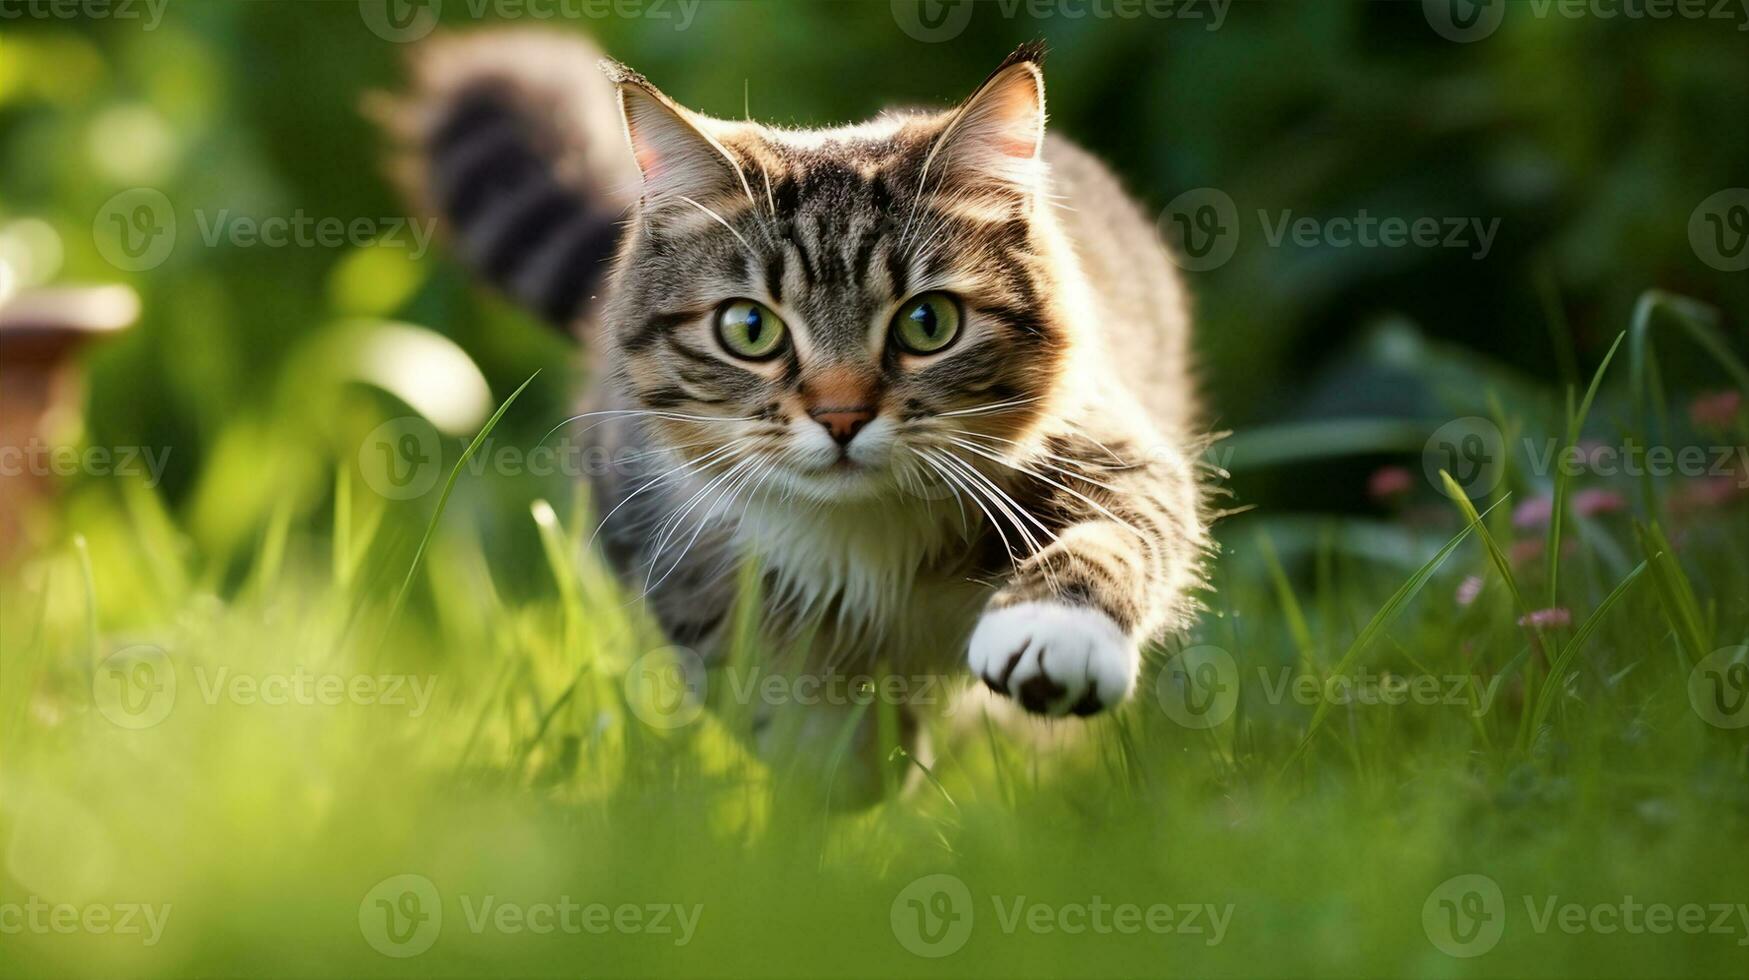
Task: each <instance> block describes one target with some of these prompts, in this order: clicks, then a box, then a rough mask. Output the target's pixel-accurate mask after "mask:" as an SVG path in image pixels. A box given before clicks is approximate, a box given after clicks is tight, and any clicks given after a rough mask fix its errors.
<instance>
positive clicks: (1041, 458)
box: [944, 433, 1124, 496]
mask: <svg viewBox="0 0 1749 980" xmlns="http://www.w3.org/2000/svg"><path fill="white" fill-rule="evenodd" d="M963 434H966V435H978V433H963ZM944 438H945V439H947V441H949V442H951V443H953V444H955V445H957V446H960V447H963V448H965V449H970V450H973V451H974V452H976V451H977V450H979V449H980V448H982V449H988V448H989V447H987V446H985V447H980V446H978V445H977V444H975V443H968V442H965V441H964V440H962V439H957V438H955V437H954V436H953V435H946V436H944ZM984 438H987V439H997V440H1000V441H1002V442H1006V443H1009V444H1011V445H1013V446H1016V447H1018V448H1020V449H1021V450H1022V451H1025V452H1028V453H1029V454H1028V455H1027V456H1026V457H1025V459H1026V461H1027V462H1029V463H1036V464H1037V465H1039V466H1042V467H1044V468H1045V469H1047V470H1053V471H1055V472H1057V473H1061V474H1063V475H1064V476H1067V477H1071V478H1073V479H1076V480H1080V481H1081V482H1082V483H1090V484H1092V485H1093V486H1096V487H1098V488H1099V489H1101V490H1105V491H1107V492H1109V493H1115V494H1118V495H1119V496H1122V495H1123V493H1124V491H1122V490H1119V489H1118V488H1117V487H1114V486H1112V485H1111V484H1109V483H1102V482H1100V481H1099V480H1095V479H1093V478H1092V477H1090V476H1087V475H1086V474H1085V473H1082V472H1080V471H1079V470H1072V469H1069V468H1068V467H1066V466H1058V465H1055V464H1053V463H1048V462H1045V460H1047V459H1060V460H1062V461H1063V462H1065V463H1079V462H1080V461H1079V460H1074V459H1069V458H1068V457H1066V456H1057V455H1055V454H1054V453H1046V452H1037V451H1028V450H1027V448H1026V446H1025V445H1024V444H1022V443H1019V442H1015V441H1014V440H1013V439H1003V438H1002V437H1001V436H985V437H984ZM992 458H994V457H992ZM1002 462H1003V465H1005V466H1009V467H1012V466H1013V464H1012V463H1010V462H1008V461H1006V460H1003V461H1002ZM1028 475H1031V474H1028ZM1041 479H1042V478H1041Z"/></svg>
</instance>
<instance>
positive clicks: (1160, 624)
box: [967, 464, 1207, 715]
mask: <svg viewBox="0 0 1749 980" xmlns="http://www.w3.org/2000/svg"><path fill="white" fill-rule="evenodd" d="M1150 470H1152V471H1153V472H1149V471H1150ZM1114 482H1115V484H1117V485H1113V484H1106V486H1107V487H1108V488H1109V489H1110V490H1113V491H1127V492H1119V493H1113V494H1111V495H1110V496H1105V495H1104V494H1102V495H1101V496H1105V499H1104V501H1103V502H1101V503H1100V504H1098V505H1097V507H1096V506H1095V505H1094V504H1093V500H1092V498H1091V497H1088V496H1081V495H1079V494H1077V495H1075V496H1073V497H1071V499H1070V500H1067V501H1058V503H1059V504H1060V505H1062V506H1063V507H1064V508H1065V509H1068V510H1071V511H1072V510H1073V509H1074V505H1077V504H1078V505H1079V507H1080V509H1081V511H1082V512H1083V516H1082V517H1081V519H1080V520H1078V521H1075V522H1073V523H1070V524H1068V525H1067V526H1065V527H1063V528H1062V529H1061V530H1060V531H1058V532H1057V535H1056V539H1055V540H1054V541H1052V542H1051V543H1050V544H1049V545H1047V546H1046V547H1045V548H1043V549H1042V550H1040V551H1039V552H1038V553H1037V554H1035V555H1033V556H1032V557H1031V558H1029V559H1028V560H1026V561H1025V562H1024V563H1022V564H1021V565H1020V566H1019V567H1018V568H1017V569H1016V571H1015V574H1014V576H1013V578H1012V579H1011V580H1010V581H1009V582H1008V583H1007V584H1006V585H1005V586H1003V587H1002V588H1001V589H1000V590H999V591H997V593H996V595H995V596H993V597H992V598H991V600H990V603H989V605H988V606H987V607H986V608H985V610H984V613H983V615H982V617H981V618H980V619H979V621H978V624H977V627H976V628H975V629H974V630H973V632H972V639H971V643H970V645H969V649H968V651H967V655H968V661H969V664H968V665H969V666H970V668H971V670H972V672H973V673H975V674H977V675H978V676H979V677H980V678H982V679H983V681H984V683H985V684H987V685H989V687H990V688H991V689H992V690H994V691H995V692H996V693H998V694H1001V695H1005V696H1007V697H1011V698H1014V699H1015V700H1016V701H1018V702H1020V704H1021V706H1022V707H1024V708H1026V709H1027V710H1028V711H1031V712H1034V713H1037V714H1044V715H1066V714H1075V715H1092V714H1097V713H1098V712H1100V711H1104V710H1107V709H1110V708H1112V707H1114V706H1115V705H1117V704H1120V703H1122V702H1123V701H1124V699H1126V698H1127V697H1129V695H1130V693H1131V692H1132V691H1133V690H1134V689H1135V686H1136V675H1137V673H1138V672H1139V670H1140V667H1141V645H1142V644H1143V643H1145V642H1147V641H1148V640H1150V639H1152V638H1153V637H1154V636H1155V635H1156V634H1157V633H1159V632H1161V631H1162V630H1165V629H1170V628H1174V627H1177V626H1181V625H1183V623H1184V622H1185V621H1186V620H1187V619H1188V617H1189V614H1190V611H1191V610H1192V609H1193V608H1194V607H1195V602H1194V600H1193V599H1192V598H1191V593H1192V592H1193V590H1194V589H1195V588H1196V587H1197V586H1198V585H1199V584H1200V581H1201V572H1200V567H1201V560H1202V557H1203V553H1204V550H1205V548H1206V541H1207V531H1206V523H1205V521H1204V519H1203V516H1202V513H1201V506H1200V503H1201V502H1200V495H1199V492H1198V490H1197V489H1196V486H1195V484H1194V482H1192V481H1191V480H1190V478H1189V476H1188V475H1187V474H1185V473H1184V472H1182V471H1179V470H1170V471H1164V472H1163V471H1162V469H1161V467H1160V466H1159V465H1158V464H1156V465H1155V466H1152V467H1142V468H1139V469H1138V470H1136V471H1134V472H1132V473H1130V474H1127V475H1126V476H1123V477H1119V478H1117V479H1116V480H1115V481H1114ZM1124 484H1127V486H1125V485H1124ZM1094 492H1098V491H1094Z"/></svg>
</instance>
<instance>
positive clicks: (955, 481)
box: [911, 449, 1020, 569]
mask: <svg viewBox="0 0 1749 980" xmlns="http://www.w3.org/2000/svg"><path fill="white" fill-rule="evenodd" d="M911 451H912V452H914V453H916V454H917V455H919V456H921V457H922V458H923V459H924V460H925V461H926V462H928V463H929V465H930V468H932V469H934V470H935V471H936V472H937V473H939V474H941V476H942V478H943V479H945V480H947V481H948V482H949V483H951V484H952V485H953V486H955V487H957V488H959V489H961V490H965V491H966V496H968V497H970V498H971V501H972V504H973V506H975V507H977V508H978V509H979V510H981V511H983V512H984V518H985V519H986V520H988V521H989V522H990V527H991V529H992V530H994V531H995V532H996V537H997V538H999V539H1000V540H1001V541H1002V551H1003V552H1004V553H1005V554H1007V555H1008V562H1009V564H1011V565H1013V566H1014V568H1015V569H1019V568H1020V558H1019V557H1018V556H1017V555H1016V554H1015V551H1014V545H1013V544H1011V543H1009V541H1008V534H1007V532H1005V531H1003V530H1002V522H1001V521H999V520H997V519H996V515H995V514H992V513H990V508H988V507H986V506H984V501H983V500H982V499H981V497H980V495H979V494H978V493H976V492H975V491H973V490H972V489H971V488H970V487H968V486H967V485H966V484H965V483H964V482H963V481H962V480H961V479H960V477H959V476H957V475H956V474H955V473H954V472H953V471H952V470H950V469H948V467H947V465H946V464H944V463H943V462H941V461H940V460H939V459H937V458H936V457H935V455H934V454H933V453H932V452H930V451H929V450H927V449H913V450H911Z"/></svg>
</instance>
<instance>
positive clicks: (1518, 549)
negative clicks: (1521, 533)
mask: <svg viewBox="0 0 1749 980" xmlns="http://www.w3.org/2000/svg"><path fill="white" fill-rule="evenodd" d="M1542 553H1543V539H1542V538H1520V539H1519V540H1517V541H1514V542H1512V547H1510V548H1508V549H1506V556H1507V557H1508V558H1510V559H1512V564H1514V565H1523V564H1525V563H1527V562H1532V561H1535V560H1537V559H1538V558H1541V557H1542Z"/></svg>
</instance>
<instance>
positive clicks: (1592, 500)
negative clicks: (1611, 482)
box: [1573, 487, 1628, 517]
mask: <svg viewBox="0 0 1749 980" xmlns="http://www.w3.org/2000/svg"><path fill="white" fill-rule="evenodd" d="M1627 507H1628V500H1627V498H1626V497H1624V496H1622V495H1621V494H1619V493H1616V492H1615V491H1614V490H1602V489H1598V488H1595V487H1593V488H1590V489H1586V490H1581V491H1579V492H1578V493H1576V494H1574V495H1573V513H1575V514H1578V515H1579V516H1580V517H1596V516H1597V515H1598V514H1616V513H1620V512H1621V511H1624V510H1627Z"/></svg>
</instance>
